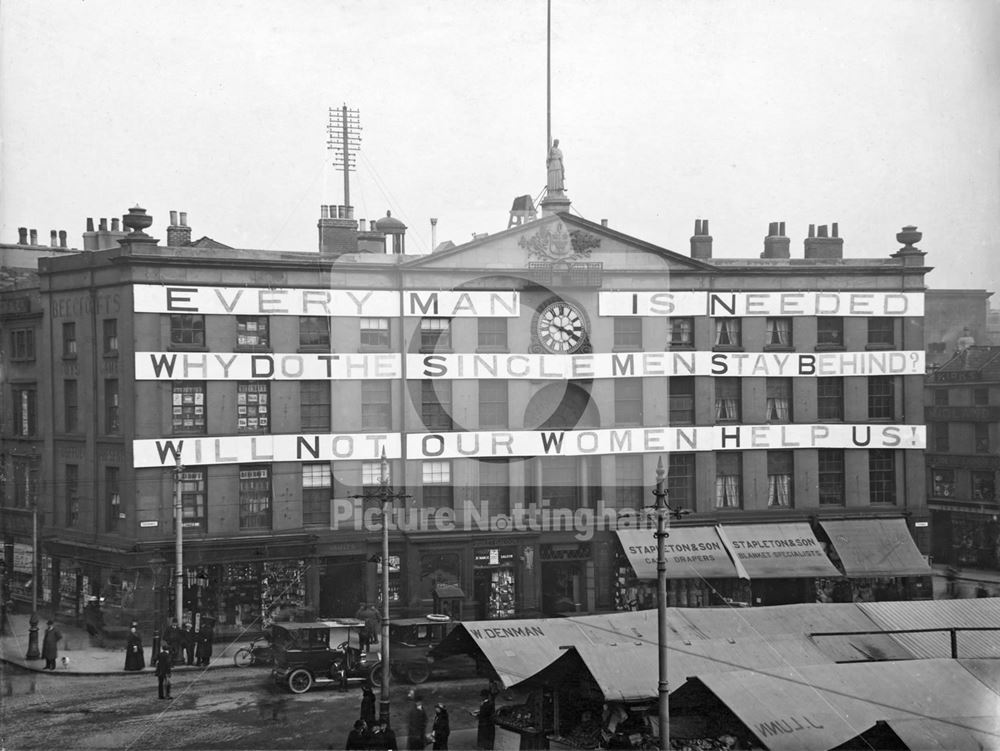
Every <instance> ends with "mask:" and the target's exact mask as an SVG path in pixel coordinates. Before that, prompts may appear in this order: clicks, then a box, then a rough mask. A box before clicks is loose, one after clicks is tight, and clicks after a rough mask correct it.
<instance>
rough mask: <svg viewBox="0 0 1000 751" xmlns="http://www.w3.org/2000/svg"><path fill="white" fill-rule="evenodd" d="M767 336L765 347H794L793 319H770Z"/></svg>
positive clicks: (768, 320)
mask: <svg viewBox="0 0 1000 751" xmlns="http://www.w3.org/2000/svg"><path fill="white" fill-rule="evenodd" d="M765 331H766V334H765V338H764V346H765V347H791V346H792V319H791V318H768V319H767V328H766V329H765Z"/></svg>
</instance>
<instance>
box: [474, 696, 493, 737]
mask: <svg viewBox="0 0 1000 751" xmlns="http://www.w3.org/2000/svg"><path fill="white" fill-rule="evenodd" d="M479 696H480V697H481V698H482V701H480V702H479V709H477V710H476V711H475V712H473V713H472V714H473V716H475V717H478V718H479V727H478V728H477V731H476V748H477V749H480V750H481V751H482V750H483V749H485V750H486V751H492V748H493V735H494V733H495V732H496V729H495V728H494V726H493V712H494V711H495V709H496V706H495V705H494V703H493V694H491V693H490V691H489V689H486V688H484V689H483V690H482V691H480V692H479Z"/></svg>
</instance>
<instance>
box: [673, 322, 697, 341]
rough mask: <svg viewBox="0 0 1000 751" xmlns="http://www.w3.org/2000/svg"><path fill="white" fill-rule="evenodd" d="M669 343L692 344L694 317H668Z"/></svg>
mask: <svg viewBox="0 0 1000 751" xmlns="http://www.w3.org/2000/svg"><path fill="white" fill-rule="evenodd" d="M670 344H671V346H674V347H690V346H693V345H694V319H693V318H671V319H670Z"/></svg>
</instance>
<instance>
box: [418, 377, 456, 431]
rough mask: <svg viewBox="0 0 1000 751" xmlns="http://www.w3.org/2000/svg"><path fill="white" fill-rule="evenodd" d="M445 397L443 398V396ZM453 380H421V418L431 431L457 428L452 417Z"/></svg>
mask: <svg viewBox="0 0 1000 751" xmlns="http://www.w3.org/2000/svg"><path fill="white" fill-rule="evenodd" d="M442 397H443V398H442ZM452 400H453V390H452V382H451V381H450V380H446V379H440V378H424V379H422V380H421V381H420V420H421V422H422V423H423V424H424V427H425V428H427V429H428V430H430V431H450V430H454V428H455V419H454V417H452V412H451V410H452V404H453V401H452Z"/></svg>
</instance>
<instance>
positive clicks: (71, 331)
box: [62, 321, 78, 360]
mask: <svg viewBox="0 0 1000 751" xmlns="http://www.w3.org/2000/svg"><path fill="white" fill-rule="evenodd" d="M77 349H78V344H77V340H76V321H64V322H63V325H62V356H63V359H64V360H74V359H76V357H77Z"/></svg>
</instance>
